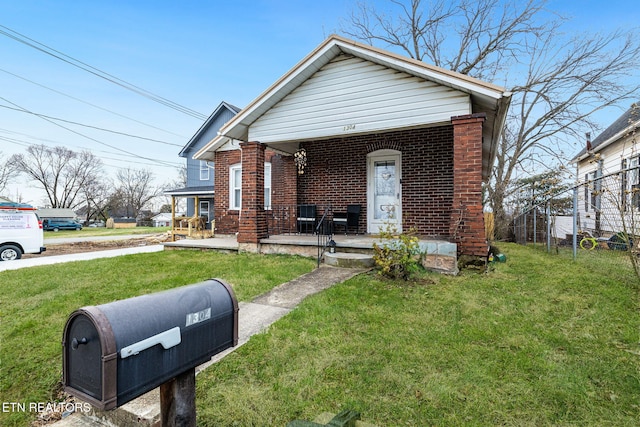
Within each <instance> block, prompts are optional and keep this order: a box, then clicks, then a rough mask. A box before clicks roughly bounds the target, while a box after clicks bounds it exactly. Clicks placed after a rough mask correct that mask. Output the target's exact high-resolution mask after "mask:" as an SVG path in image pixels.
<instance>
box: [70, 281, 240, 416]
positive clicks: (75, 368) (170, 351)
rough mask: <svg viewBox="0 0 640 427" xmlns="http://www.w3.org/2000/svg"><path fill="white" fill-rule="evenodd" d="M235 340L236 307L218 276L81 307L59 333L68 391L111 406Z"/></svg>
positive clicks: (187, 367)
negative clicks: (165, 289) (192, 283)
mask: <svg viewBox="0 0 640 427" xmlns="http://www.w3.org/2000/svg"><path fill="white" fill-rule="evenodd" d="M237 343H238V302H237V300H236V298H235V294H234V293H233V290H232V289H231V287H230V286H229V285H228V284H226V283H225V282H223V281H221V280H219V279H210V280H207V281H204V282H202V283H197V284H194V285H188V286H183V287H180V288H175V289H171V290H168V291H164V292H158V293H154V294H149V295H142V296H139V297H135V298H129V299H126V300H121V301H115V302H112V303H108V304H103V305H98V306H88V307H83V308H80V309H78V310H76V311H74V312H73V313H71V315H70V316H69V318H68V320H67V323H66V325H65V328H64V332H63V338H62V347H63V357H62V359H63V362H62V363H63V368H62V372H63V384H64V389H65V391H66V392H68V393H70V394H72V395H74V396H76V397H79V398H81V399H83V400H85V401H87V402H89V403H91V404H93V405H94V406H96V407H98V408H100V409H103V410H104V409H113V408H115V407H118V406H121V405H123V404H125V403H127V402H129V401H130V400H132V399H135V398H136V397H138V396H141V395H142V394H144V393H146V392H148V391H150V390H153V389H154V388H156V387H158V386H160V385H161V384H163V383H165V382H167V381H169V380H171V379H172V378H174V377H176V376H177V375H179V374H181V373H184V372H186V371H188V370H189V369H192V368H195V367H196V366H198V365H200V364H202V363H204V362H206V361H208V360H209V359H210V358H211V357H212V356H213V355H215V354H217V353H220V352H222V351H223V350H226V349H227V348H230V347H234V346H236V345H237Z"/></svg>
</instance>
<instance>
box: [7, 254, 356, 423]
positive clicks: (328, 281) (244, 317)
mask: <svg viewBox="0 0 640 427" xmlns="http://www.w3.org/2000/svg"><path fill="white" fill-rule="evenodd" d="M159 246H160V250H162V246H161V245H159ZM150 248H153V250H155V248H154V247H152V246H147V247H141V248H129V249H136V250H138V252H141V251H142V250H143V249H150ZM118 251H121V252H122V251H123V250H118ZM100 252H103V255H104V252H111V251H100ZM78 255H82V254H75V255H74V257H76V259H77V256H78ZM62 257H68V255H64V256H62ZM96 257H97V256H96ZM48 258H56V257H48ZM38 260H41V261H44V260H45V258H41V259H38ZM25 261H26V260H25ZM3 264H4V263H3ZM7 264H10V263H7ZM364 271H366V270H365V269H348V268H335V267H329V266H322V267H320V268H316V269H315V270H313V271H312V272H310V273H307V274H305V275H303V276H300V277H298V278H296V279H294V280H291V281H289V282H287V283H284V284H281V285H279V286H277V287H275V288H274V289H272V290H271V291H270V292H267V293H266V294H264V295H261V296H259V297H257V298H255V299H254V300H253V301H251V302H240V303H239V304H238V305H239V314H238V345H237V346H236V347H234V348H231V349H228V350H225V351H224V352H222V353H220V354H217V355H216V356H214V357H213V358H212V359H211V361H209V362H207V363H205V364H203V365H201V366H199V367H198V368H197V369H196V373H199V372H201V371H202V370H203V369H206V368H207V367H208V366H210V365H211V364H213V363H216V362H217V361H219V360H221V359H222V358H224V357H225V356H226V355H227V354H229V353H231V352H233V351H234V350H235V349H237V348H239V347H240V346H242V345H243V344H245V343H246V342H247V341H249V339H250V338H251V336H253V335H255V334H258V333H260V332H262V331H264V330H265V329H266V328H268V327H269V325H271V324H273V323H274V322H276V321H277V320H278V319H280V318H282V317H283V316H285V315H286V314H288V313H289V312H290V311H291V310H293V309H294V308H295V307H296V306H297V305H298V304H299V303H300V302H302V300H304V299H305V298H306V297H307V296H309V295H313V294H315V293H318V292H321V291H322V290H325V289H328V288H329V287H331V286H333V285H334V284H336V283H340V282H343V281H345V280H348V279H350V278H352V277H353V276H355V275H357V274H360V273H362V272H364ZM159 420H160V396H159V390H158V389H155V390H153V391H151V392H149V393H147V394H145V395H143V396H141V397H139V398H137V399H135V400H133V401H131V402H129V403H127V404H125V405H123V406H122V407H120V408H117V409H115V410H112V411H97V410H92V411H91V412H90V413H80V412H76V413H73V414H71V415H69V416H66V417H65V418H63V419H62V420H60V421H57V422H55V423H54V424H51V425H52V426H54V427H70V426H76V427H89V426H110V427H113V426H118V427H122V426H154V425H159V424H158V423H159Z"/></svg>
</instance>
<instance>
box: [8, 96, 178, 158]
mask: <svg viewBox="0 0 640 427" xmlns="http://www.w3.org/2000/svg"><path fill="white" fill-rule="evenodd" d="M3 99H4V98H3ZM0 108H6V109H9V110H14V111H20V112H21V113H27V114H31V115H34V116H37V117H40V118H47V119H50V120H55V121H58V122H64V123H69V124H72V125H78V126H82V127H86V128H90V129H96V130H100V131H103V132H109V133H115V134H116V135H122V136H128V137H130V138H137V139H143V140H145V141H151V142H157V143H159V144H165V145H171V146H174V147H183V146H184V145H182V144H175V143H172V142H166V141H160V140H158V139H153V138H147V137H144V136H137V135H132V134H130V133H125V132H118V131H116V130H111V129H105V128H101V127H97V126H91V125H86V124H83V123H78V122H74V121H71V120H65V119H61V118H59V117H52V116H47V115H45V114H40V113H35V112H33V111H28V110H25V109H23V108H16V107H9V106H8V105H0Z"/></svg>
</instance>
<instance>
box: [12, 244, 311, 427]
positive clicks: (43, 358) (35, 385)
mask: <svg viewBox="0 0 640 427" xmlns="http://www.w3.org/2000/svg"><path fill="white" fill-rule="evenodd" d="M16 262H19V261H16ZM314 266H315V261H314V260H313V259H309V258H302V257H289V256H269V257H266V256H261V255H253V254H235V255H227V254H221V253H218V252H200V251H186V250H185V251H165V252H159V253H151V254H139V255H127V256H122V257H117V258H105V259H97V260H92V261H80V262H73V263H66V264H58V265H52V266H42V267H31V268H25V269H20V270H11V271H4V272H0V288H1V292H0V404H2V403H5V406H4V409H8V408H9V407H8V406H6V405H10V404H12V403H26V406H27V407H29V404H30V403H31V402H35V403H39V402H48V401H49V400H51V399H53V398H55V396H56V391H57V390H58V389H59V382H60V380H61V378H62V346H61V342H62V331H63V328H64V324H65V322H66V320H67V317H68V316H69V314H71V313H72V312H73V311H74V310H76V309H77V308H80V307H83V306H87V305H98V304H104V303H107V302H111V301H114V300H118V299H124V298H129V297H133V296H136V295H141V294H146V293H151V292H157V291H161V290H164V289H169V288H173V287H177V286H183V285H188V284H192V283H198V282H202V281H204V280H206V279H209V278H221V279H223V280H225V281H226V282H227V283H229V284H230V285H232V287H233V289H234V292H235V294H236V297H237V299H238V300H239V301H246V300H251V299H253V298H254V297H255V296H257V295H260V294H262V293H264V292H267V291H268V290H269V289H271V288H273V287H274V286H276V285H279V284H280V283H284V282H286V281H288V280H291V279H293V278H295V277H298V276H300V275H302V274H304V273H306V272H309V271H311V270H312V269H313V267H314ZM2 408H3V407H2V406H0V425H2V426H4V425H11V426H25V425H28V420H29V419H30V417H32V416H33V415H35V414H29V413H24V412H19V411H18V412H13V411H11V410H9V411H6V412H4V411H3V410H2Z"/></svg>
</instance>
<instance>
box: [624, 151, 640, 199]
mask: <svg viewBox="0 0 640 427" xmlns="http://www.w3.org/2000/svg"><path fill="white" fill-rule="evenodd" d="M627 164H628V165H629V166H628V167H629V169H628V172H627V177H626V179H624V181H625V184H626V190H627V193H628V194H630V195H631V197H630V198H629V201H630V202H631V206H632V207H633V208H636V209H638V208H640V171H639V170H638V168H639V167H640V161H639V158H638V157H637V156H636V157H632V158H630V159H629V162H628V163H627Z"/></svg>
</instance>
